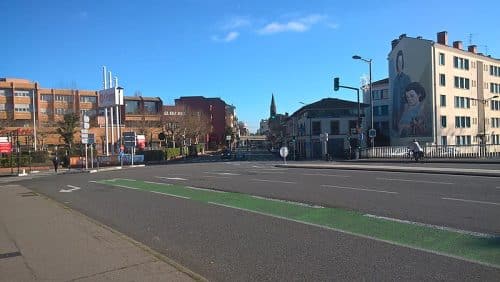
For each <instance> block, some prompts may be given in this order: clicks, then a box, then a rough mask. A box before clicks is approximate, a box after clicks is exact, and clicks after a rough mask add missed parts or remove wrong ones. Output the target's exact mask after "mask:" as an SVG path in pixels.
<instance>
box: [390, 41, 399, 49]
mask: <svg viewBox="0 0 500 282" xmlns="http://www.w3.org/2000/svg"><path fill="white" fill-rule="evenodd" d="M398 43H399V39H394V40H392V41H391V46H392V49H394V47H396V45H398Z"/></svg>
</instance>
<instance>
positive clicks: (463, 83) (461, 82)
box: [455, 76, 470, 89]
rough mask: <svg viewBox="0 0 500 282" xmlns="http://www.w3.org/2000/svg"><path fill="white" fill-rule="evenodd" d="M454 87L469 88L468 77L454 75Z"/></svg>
mask: <svg viewBox="0 0 500 282" xmlns="http://www.w3.org/2000/svg"><path fill="white" fill-rule="evenodd" d="M455 88H460V89H470V85H469V79H468V78H464V77H458V76H455Z"/></svg>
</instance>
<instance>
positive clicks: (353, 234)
mask: <svg viewBox="0 0 500 282" xmlns="http://www.w3.org/2000/svg"><path fill="white" fill-rule="evenodd" d="M208 203H209V204H211V205H214V206H220V207H225V208H230V209H236V210H240V211H245V212H249V213H254V214H259V215H263V216H269V217H273V218H277V219H281V220H286V221H291V222H295V223H299V224H305V225H309V226H314V227H317V228H321V229H326V230H330V231H335V232H339V233H342V234H347V235H351V236H354V237H358V238H363V239H369V240H373V241H377V242H383V243H387V244H390V245H393V246H399V247H405V248H408V249H412V250H417V251H422V252H426V253H430V254H435V255H440V256H444V257H448V258H453V259H457V260H460V261H466V262H471V263H476V264H479V265H485V266H488V267H493V268H496V269H500V266H498V265H495V264H491V263H486V262H481V261H476V260H473V259H467V258H463V257H460V256H455V255H450V254H447V253H443V252H439V251H433V250H428V249H424V248H419V247H415V246H411V245H407V244H403V243H398V242H394V241H389V240H384V239H380V238H377V237H372V236H369V235H363V234H358V233H354V232H351V231H346V230H342V229H338V228H335V227H329V226H324V225H319V224H315V223H310V222H306V221H302V220H298V219H292V218H287V217H284V216H279V215H273V214H269V213H265V212H259V211H253V210H249V209H245V208H239V207H233V206H230V205H225V204H219V203H214V202H208Z"/></svg>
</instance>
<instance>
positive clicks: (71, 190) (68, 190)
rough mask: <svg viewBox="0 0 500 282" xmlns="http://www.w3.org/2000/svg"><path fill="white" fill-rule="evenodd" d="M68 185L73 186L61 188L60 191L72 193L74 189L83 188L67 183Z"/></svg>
mask: <svg viewBox="0 0 500 282" xmlns="http://www.w3.org/2000/svg"><path fill="white" fill-rule="evenodd" d="M66 186H67V187H69V188H71V189H67V190H66V189H61V190H59V192H61V193H70V192H73V191H76V190H80V189H81V188H80V187H77V186H73V185H66Z"/></svg>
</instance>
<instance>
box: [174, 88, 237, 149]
mask: <svg viewBox="0 0 500 282" xmlns="http://www.w3.org/2000/svg"><path fill="white" fill-rule="evenodd" d="M175 105H176V106H184V107H186V110H187V111H189V112H197V113H199V114H200V115H203V116H205V117H206V118H207V119H208V120H209V122H210V125H211V130H210V133H209V134H208V135H207V136H206V137H205V138H204V139H205V140H203V141H204V142H206V143H208V144H209V147H210V148H213V149H215V148H217V147H218V146H221V145H223V144H225V142H226V136H225V135H226V134H225V133H226V106H227V105H226V103H225V102H224V101H223V100H222V99H220V98H205V97H203V96H186V97H180V98H179V99H175Z"/></svg>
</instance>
